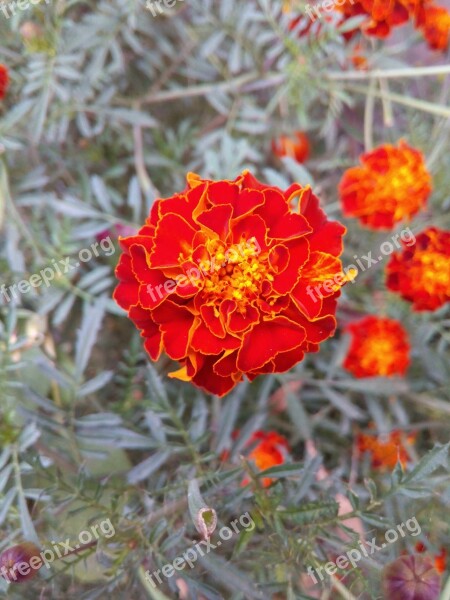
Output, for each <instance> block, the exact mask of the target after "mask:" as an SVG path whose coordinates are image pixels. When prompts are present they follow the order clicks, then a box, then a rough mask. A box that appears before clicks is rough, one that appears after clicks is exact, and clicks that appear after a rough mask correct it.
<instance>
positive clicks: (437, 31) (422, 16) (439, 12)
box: [416, 3, 450, 51]
mask: <svg viewBox="0 0 450 600" xmlns="http://www.w3.org/2000/svg"><path fill="white" fill-rule="evenodd" d="M416 23H417V27H418V28H419V29H420V30H421V31H422V33H423V35H424V37H425V39H426V40H427V42H428V45H429V46H430V48H432V49H433V50H440V51H444V50H447V48H448V45H449V40H450V12H449V11H448V10H447V9H446V8H444V7H443V6H436V5H434V4H433V3H429V4H425V5H424V6H423V7H422V8H421V10H420V11H419V13H418V15H417V19H416Z"/></svg>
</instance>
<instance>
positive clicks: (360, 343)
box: [343, 316, 410, 378]
mask: <svg viewBox="0 0 450 600" xmlns="http://www.w3.org/2000/svg"><path fill="white" fill-rule="evenodd" d="M346 332H348V333H350V334H351V336H352V340H351V344H350V348H349V350H348V353H347V356H346V358H345V360H344V364H343V366H344V369H347V370H348V371H350V373H352V374H353V375H354V376H355V377H358V378H363V377H386V376H389V375H405V373H406V371H407V369H408V367H409V363H410V358H409V354H410V345H409V342H408V335H407V333H406V331H405V330H404V328H403V326H402V325H401V323H399V322H398V321H396V320H394V319H388V318H383V317H375V316H367V317H364V318H363V319H361V320H360V321H356V322H354V323H351V324H350V325H348V326H347V328H346Z"/></svg>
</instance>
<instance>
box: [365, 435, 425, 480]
mask: <svg viewBox="0 0 450 600" xmlns="http://www.w3.org/2000/svg"><path fill="white" fill-rule="evenodd" d="M415 439H416V434H415V433H411V434H409V435H404V434H402V433H401V432H400V431H397V430H395V431H392V432H391V433H390V434H389V435H388V436H378V435H371V434H365V433H360V434H359V435H358V437H357V438H356V445H357V447H358V450H359V451H360V452H368V453H370V455H371V457H372V460H371V464H372V468H374V469H382V468H387V469H391V470H392V469H393V468H394V467H395V465H396V464H397V462H398V461H399V462H400V463H401V465H402V466H403V467H405V466H406V464H407V463H408V462H409V461H410V460H411V458H410V455H409V453H408V450H407V447H405V446H407V445H408V444H413V443H414V441H415Z"/></svg>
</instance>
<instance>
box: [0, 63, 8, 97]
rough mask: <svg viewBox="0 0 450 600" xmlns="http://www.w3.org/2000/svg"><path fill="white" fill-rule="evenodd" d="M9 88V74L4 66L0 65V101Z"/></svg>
mask: <svg viewBox="0 0 450 600" xmlns="http://www.w3.org/2000/svg"><path fill="white" fill-rule="evenodd" d="M8 87H9V73H8V69H7V68H6V67H5V65H2V64H0V100H3V98H4V97H5V96H6V91H7V89H8Z"/></svg>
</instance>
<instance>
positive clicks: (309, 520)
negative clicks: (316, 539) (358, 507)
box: [277, 500, 339, 525]
mask: <svg viewBox="0 0 450 600" xmlns="http://www.w3.org/2000/svg"><path fill="white" fill-rule="evenodd" d="M338 512H339V504H338V503H337V502H335V501H334V500H329V501H326V502H308V503H306V504H303V505H302V506H300V507H299V508H287V509H285V510H280V511H278V512H277V514H278V515H279V516H280V517H281V518H282V519H285V520H287V521H289V522H293V523H295V524H296V525H312V524H314V523H321V522H323V521H329V520H331V519H334V518H336V517H337V515H338Z"/></svg>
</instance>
